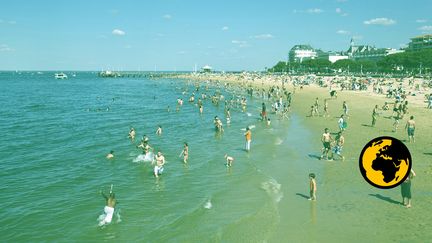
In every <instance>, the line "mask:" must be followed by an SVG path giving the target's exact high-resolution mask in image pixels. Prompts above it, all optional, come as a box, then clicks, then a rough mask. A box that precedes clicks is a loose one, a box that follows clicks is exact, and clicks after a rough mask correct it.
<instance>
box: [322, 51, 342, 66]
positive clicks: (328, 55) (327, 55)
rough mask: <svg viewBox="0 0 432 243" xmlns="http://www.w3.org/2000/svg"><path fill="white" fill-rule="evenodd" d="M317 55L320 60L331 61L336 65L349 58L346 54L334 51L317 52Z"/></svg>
mask: <svg viewBox="0 0 432 243" xmlns="http://www.w3.org/2000/svg"><path fill="white" fill-rule="evenodd" d="M317 53H318V58H319V59H325V60H329V61H330V62H331V63H335V62H337V61H339V60H344V59H348V58H349V57H348V56H347V55H346V53H344V52H334V51H328V52H324V51H321V50H317Z"/></svg>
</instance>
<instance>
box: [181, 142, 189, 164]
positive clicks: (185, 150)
mask: <svg viewBox="0 0 432 243" xmlns="http://www.w3.org/2000/svg"><path fill="white" fill-rule="evenodd" d="M182 155H183V163H185V164H187V162H188V159H189V145H188V144H187V143H186V142H185V143H184V147H183V150H182V152H181V153H180V155H179V157H181V156H182Z"/></svg>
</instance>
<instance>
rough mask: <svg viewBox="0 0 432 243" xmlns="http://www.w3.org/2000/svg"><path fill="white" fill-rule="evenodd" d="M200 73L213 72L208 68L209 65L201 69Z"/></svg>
mask: <svg viewBox="0 0 432 243" xmlns="http://www.w3.org/2000/svg"><path fill="white" fill-rule="evenodd" d="M201 71H202V72H203V73H211V72H212V71H213V68H212V67H210V66H209V65H205V66H204V67H202V68H201Z"/></svg>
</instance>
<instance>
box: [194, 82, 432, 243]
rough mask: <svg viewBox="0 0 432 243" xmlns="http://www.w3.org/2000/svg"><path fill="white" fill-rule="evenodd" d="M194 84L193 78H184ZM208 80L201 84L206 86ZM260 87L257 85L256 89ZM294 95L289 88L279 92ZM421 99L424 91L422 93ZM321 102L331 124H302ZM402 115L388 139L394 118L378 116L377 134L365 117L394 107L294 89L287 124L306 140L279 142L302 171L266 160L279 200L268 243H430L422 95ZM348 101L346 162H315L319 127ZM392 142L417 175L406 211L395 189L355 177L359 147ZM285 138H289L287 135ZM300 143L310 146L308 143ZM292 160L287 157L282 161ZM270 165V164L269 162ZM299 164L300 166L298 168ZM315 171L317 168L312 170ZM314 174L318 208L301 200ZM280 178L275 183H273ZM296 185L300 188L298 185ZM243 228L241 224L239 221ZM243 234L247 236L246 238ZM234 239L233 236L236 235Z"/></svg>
mask: <svg viewBox="0 0 432 243" xmlns="http://www.w3.org/2000/svg"><path fill="white" fill-rule="evenodd" d="M188 78H193V77H188ZM265 79H268V82H264V86H267V87H268V86H269V85H273V84H275V85H280V82H278V81H276V80H274V79H273V80H272V79H271V78H270V77H267V78H265ZM207 80H208V79H207ZM212 80H218V81H222V82H231V83H233V84H240V85H248V83H250V82H249V81H248V80H245V79H242V77H240V76H238V77H237V78H236V79H233V78H232V77H231V78H230V79H226V78H223V77H222V78H221V79H218V78H217V76H214V77H213V78H212ZM256 85H257V86H259V87H260V85H262V83H261V82H258V84H256ZM286 87H288V89H289V91H291V92H292V91H293V90H294V88H293V86H292V85H288V86H286ZM422 92H423V93H427V92H430V91H429V90H423V91H422ZM316 97H318V99H319V102H320V105H321V107H320V112H321V113H322V104H323V100H324V99H328V103H329V110H330V117H327V118H324V117H308V115H309V111H310V106H311V105H312V104H313V102H314V100H315V98H316ZM407 100H408V101H409V103H410V104H409V114H407V115H405V117H404V119H403V120H401V122H400V126H399V129H398V131H396V132H392V124H393V121H394V120H393V119H391V118H390V115H391V111H383V112H382V114H381V115H380V117H379V118H378V121H377V125H376V127H371V126H370V124H371V119H372V118H371V114H372V109H373V107H374V106H375V105H376V104H377V105H379V107H381V106H382V105H383V104H384V102H386V101H387V102H393V99H388V98H385V96H383V95H377V94H374V93H372V92H370V91H369V92H368V91H342V92H340V91H338V98H337V99H330V96H329V90H328V88H320V87H317V86H314V85H311V86H305V87H304V88H303V89H301V90H300V89H299V88H298V87H297V89H296V91H295V94H294V96H293V101H292V110H293V114H295V115H297V116H298V118H296V119H294V120H295V121H296V122H298V123H301V124H302V125H304V126H306V127H307V133H308V134H310V135H308V136H309V138H308V139H306V140H305V141H301V140H300V141H298V138H299V137H301V136H304V134H303V135H302V134H292V137H293V138H296V140H297V141H291V142H289V143H283V145H282V146H285V148H286V149H293V153H292V154H293V155H292V156H297V157H299V158H300V159H298V158H297V159H294V160H295V161H298V160H300V161H303V163H304V165H305V169H304V170H301V169H300V170H301V171H295V170H294V171H293V169H294V168H296V170H299V168H298V167H293V166H292V165H291V166H287V164H288V165H289V163H284V162H283V160H281V159H280V158H278V159H277V156H276V157H275V158H274V161H278V162H276V163H272V162H270V161H269V163H270V164H271V165H269V166H270V167H271V168H272V170H273V174H274V176H275V178H278V180H277V181H278V182H279V183H280V184H281V185H282V187H281V188H282V192H283V195H284V196H283V198H282V199H281V200H280V202H279V203H278V204H277V205H276V206H275V207H276V210H277V212H278V213H277V215H279V216H278V217H279V219H278V221H277V223H276V224H275V227H274V229H273V230H272V232H271V233H269V234H268V235H269V239H270V242H281V241H284V240H292V241H301V242H315V241H316V242H332V241H355V242H364V241H375V242H389V241H394V240H395V241H412V242H425V241H428V240H430V238H431V237H432V231H431V230H430V229H431V228H430V226H428V223H427V222H428V221H429V220H430V219H429V218H430V215H429V213H428V212H430V211H431V210H432V206H431V205H430V203H429V202H430V200H431V198H432V190H431V186H430V185H431V184H432V179H431V174H432V166H431V163H430V162H431V160H432V150H431V141H432V140H431V139H430V134H432V127H431V126H430V119H431V118H432V111H431V110H428V109H426V108H425V107H426V104H425V103H424V102H422V98H421V96H409V97H408V98H407ZM343 101H347V103H348V105H349V108H350V112H349V115H350V116H349V119H348V124H349V126H348V129H347V131H346V132H345V134H344V136H345V146H344V150H343V154H344V156H345V157H346V160H345V161H340V160H336V161H325V160H318V159H317V157H318V156H319V155H320V152H321V146H322V145H321V142H320V138H321V134H322V132H323V130H324V128H326V127H327V128H329V129H330V131H331V132H337V131H338V126H337V119H338V118H339V116H340V115H341V114H342V113H343V111H342V102H343ZM411 115H413V116H414V117H415V121H416V125H417V126H416V142H415V143H412V144H409V143H408V142H407V134H406V130H405V129H404V127H405V123H406V121H407V120H408V118H409V116H411ZM384 135H387V136H393V137H396V138H398V139H400V140H402V141H404V142H405V144H406V145H407V146H408V148H409V149H410V151H411V155H412V159H413V169H414V170H415V172H416V174H417V176H416V177H415V179H414V180H413V186H412V191H413V207H412V208H410V209H407V208H405V207H404V206H403V205H402V204H401V200H402V198H401V195H400V188H399V187H396V188H394V189H389V190H382V189H378V188H374V187H372V186H370V185H369V184H368V183H367V182H366V181H365V180H364V179H363V178H362V176H361V174H360V171H359V165H358V158H359V155H360V152H361V149H362V148H363V146H364V145H365V144H366V143H367V142H368V141H369V140H371V139H372V138H374V137H378V136H384ZM287 138H288V139H289V138H290V134H287ZM307 141H313V142H312V143H311V144H310V143H308V142H307ZM284 159H285V160H292V159H291V158H284ZM270 160H271V159H270ZM300 163H302V162H300ZM317 166H318V167H319V168H320V169H319V168H318V167H317ZM311 170H318V171H320V172H319V173H317V183H318V192H317V197H318V200H317V202H309V201H308V200H306V197H307V196H308V181H307V172H308V171H311ZM279 178H280V179H279ZM301 185H302V186H301ZM244 223H246V222H244ZM248 232H249V231H248ZM237 233H239V232H237Z"/></svg>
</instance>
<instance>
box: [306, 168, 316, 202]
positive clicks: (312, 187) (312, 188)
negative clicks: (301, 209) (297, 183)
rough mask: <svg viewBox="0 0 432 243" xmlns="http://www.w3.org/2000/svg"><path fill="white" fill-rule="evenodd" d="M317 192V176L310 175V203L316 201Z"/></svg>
mask: <svg viewBox="0 0 432 243" xmlns="http://www.w3.org/2000/svg"><path fill="white" fill-rule="evenodd" d="M316 191H317V185H316V181H315V174H314V173H310V174H309V199H308V200H309V201H316Z"/></svg>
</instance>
